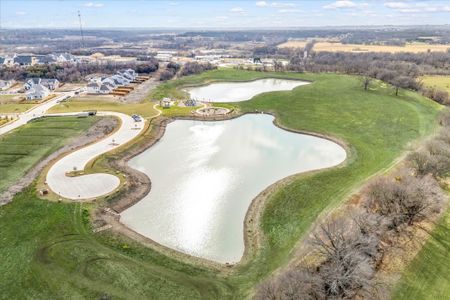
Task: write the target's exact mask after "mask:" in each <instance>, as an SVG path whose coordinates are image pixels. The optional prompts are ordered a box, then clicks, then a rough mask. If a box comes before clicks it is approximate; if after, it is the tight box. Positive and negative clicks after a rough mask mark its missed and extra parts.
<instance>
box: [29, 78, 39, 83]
mask: <svg viewBox="0 0 450 300" xmlns="http://www.w3.org/2000/svg"><path fill="white" fill-rule="evenodd" d="M27 83H29V84H40V83H41V78H38V77H33V78H29V79H28V80H27Z"/></svg>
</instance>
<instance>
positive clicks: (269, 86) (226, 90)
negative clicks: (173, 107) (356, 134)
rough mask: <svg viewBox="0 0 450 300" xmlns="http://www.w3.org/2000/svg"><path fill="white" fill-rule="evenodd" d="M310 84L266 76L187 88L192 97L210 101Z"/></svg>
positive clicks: (243, 98) (242, 99)
mask: <svg viewBox="0 0 450 300" xmlns="http://www.w3.org/2000/svg"><path fill="white" fill-rule="evenodd" d="M305 84H309V82H306V81H300V80H287V79H276V78H266V79H258V80H254V81H248V82H218V83H211V84H208V85H204V86H198V87H192V88H186V89H185V90H186V91H187V92H188V93H189V94H190V96H191V98H192V99H196V100H200V101H209V102H238V101H244V100H250V99H251V98H253V97H254V96H255V95H257V94H260V93H265V92H273V91H289V90H292V89H293V88H295V87H297V86H300V85H305Z"/></svg>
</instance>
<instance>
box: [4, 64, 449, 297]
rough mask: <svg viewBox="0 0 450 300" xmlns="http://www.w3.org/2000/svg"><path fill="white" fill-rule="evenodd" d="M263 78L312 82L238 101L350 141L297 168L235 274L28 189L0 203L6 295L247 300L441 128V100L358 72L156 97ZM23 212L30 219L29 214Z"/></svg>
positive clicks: (212, 75) (219, 75)
mask: <svg viewBox="0 0 450 300" xmlns="http://www.w3.org/2000/svg"><path fill="white" fill-rule="evenodd" d="M261 77H281V78H301V79H307V80H311V81H314V82H313V83H312V84H310V85H307V86H301V87H298V88H296V89H294V90H293V91H286V92H273V93H266V94H263V95H259V96H256V97H255V98H253V99H252V100H251V101H247V102H241V103H236V104H234V105H235V106H236V107H238V108H239V109H240V110H241V111H244V112H246V111H249V112H251V111H255V110H259V111H266V112H271V113H273V114H275V115H276V116H277V118H278V122H279V123H280V124H282V125H284V126H287V127H290V128H292V129H297V130H307V131H314V132H319V133H323V134H328V135H332V136H335V137H337V138H339V139H341V140H343V141H345V142H346V143H348V144H349V145H350V148H349V151H350V152H349V155H350V156H349V160H348V164H347V165H346V166H345V167H342V168H338V169H331V170H326V171H323V172H318V173H312V174H308V175H305V176H298V178H297V179H296V180H294V181H293V182H292V183H290V184H289V185H288V186H286V187H284V188H282V189H281V190H279V191H278V192H276V193H274V194H273V195H272V196H271V197H270V198H269V200H268V205H267V207H266V209H265V211H264V214H263V218H262V228H261V229H262V230H263V232H264V235H265V237H266V238H265V239H264V241H263V242H262V248H261V249H258V251H257V252H256V253H252V254H251V256H250V257H249V260H248V261H247V262H246V263H244V264H242V265H239V266H238V267H236V268H235V270H234V271H233V272H232V273H228V272H223V273H222V272H219V271H214V270H212V269H207V268H200V267H197V266H195V265H190V264H187V263H183V262H180V261H177V260H175V259H173V258H169V257H167V256H165V255H162V254H160V253H158V252H157V251H155V250H152V249H149V248H145V247H143V246H140V245H139V244H137V243H135V242H132V241H130V240H128V239H127V238H125V237H114V236H112V235H111V234H109V233H106V232H105V233H101V234H97V235H94V234H92V233H91V231H90V230H89V224H88V222H87V221H86V219H87V217H86V212H85V210H84V209H87V210H89V209H90V208H91V206H89V205H86V204H84V205H82V204H63V203H49V202H46V201H44V200H38V199H36V198H35V197H34V196H33V195H34V194H33V191H32V190H29V191H27V192H24V193H22V194H21V195H19V196H18V197H16V199H15V201H13V203H11V204H8V205H7V206H5V207H0V224H1V226H2V228H1V232H2V234H3V233H4V234H3V235H2V238H1V239H0V260H1V261H5V262H6V263H3V264H0V287H2V288H0V294H1V295H2V296H4V297H5V298H42V299H44V298H81V297H87V298H93V297H97V298H98V297H100V296H102V295H103V294H107V295H109V296H111V297H113V298H117V299H135V298H136V299H137V298H156V299H183V298H189V299H227V298H229V299H242V298H246V297H249V296H251V294H252V290H253V288H254V286H255V285H256V284H257V283H258V282H259V281H261V280H262V279H263V278H265V277H266V276H268V275H269V274H270V273H271V272H272V271H274V270H275V269H276V268H278V267H280V266H283V265H285V264H286V263H287V262H288V261H289V259H290V258H291V257H292V249H293V247H294V246H295V244H296V243H297V241H298V240H299V239H301V238H302V237H303V236H304V235H305V233H307V231H308V229H309V228H310V226H311V224H312V223H313V222H314V221H315V220H316V219H317V217H318V216H319V215H320V214H321V213H322V212H324V211H326V210H329V209H331V208H333V207H335V206H336V205H338V204H339V203H341V202H342V201H343V200H345V197H346V196H348V195H349V193H350V192H351V191H352V190H354V189H355V188H357V187H359V186H360V185H361V183H362V182H364V181H365V180H366V179H367V178H368V177H369V176H371V175H373V174H374V173H376V172H380V171H383V170H386V169H387V168H389V167H390V166H391V165H392V164H393V162H394V161H395V159H396V158H398V157H399V156H401V155H402V153H403V152H404V151H405V150H406V149H407V148H408V146H409V145H410V143H411V142H412V141H414V140H417V139H420V138H422V137H424V136H425V135H427V134H430V133H432V132H433V131H434V129H435V128H436V126H437V122H436V116H437V114H438V112H439V109H440V107H439V106H438V105H437V104H435V103H433V102H431V101H429V100H427V99H425V98H423V97H421V96H420V95H418V94H415V93H413V92H409V91H401V93H400V95H399V97H396V96H394V91H393V89H392V88H390V87H388V86H386V85H384V84H380V83H374V84H373V88H372V89H371V90H370V91H364V90H363V89H362V87H361V83H360V80H359V79H358V78H356V77H351V76H343V75H333V74H287V73H286V74H283V73H277V74H275V73H259V72H246V71H236V70H215V71H211V72H206V73H203V74H201V75H197V76H189V77H184V78H182V79H180V80H177V81H173V82H172V81H170V82H168V83H165V84H162V85H160V86H159V87H158V88H157V89H156V90H155V91H154V94H153V96H152V97H153V98H155V99H156V98H158V97H159V96H164V95H165V96H168V95H172V96H173V95H175V94H182V93H181V92H180V91H179V88H180V87H181V86H182V85H184V84H189V85H192V84H200V83H202V82H212V81H226V80H233V81H237V80H251V79H256V78H261ZM24 220H27V221H26V222H24Z"/></svg>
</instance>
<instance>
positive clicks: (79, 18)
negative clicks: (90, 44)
mask: <svg viewBox="0 0 450 300" xmlns="http://www.w3.org/2000/svg"><path fill="white" fill-rule="evenodd" d="M78 21H79V22H80V36H81V48H84V35H83V25H82V23H81V13H80V11H78Z"/></svg>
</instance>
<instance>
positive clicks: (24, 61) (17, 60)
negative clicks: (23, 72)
mask: <svg viewBox="0 0 450 300" xmlns="http://www.w3.org/2000/svg"><path fill="white" fill-rule="evenodd" d="M36 63H37V59H36V57H35V56H33V55H16V56H15V57H14V64H16V65H19V66H32V65H35V64H36Z"/></svg>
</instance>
